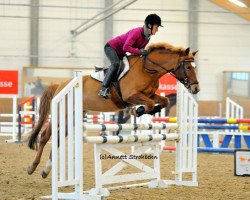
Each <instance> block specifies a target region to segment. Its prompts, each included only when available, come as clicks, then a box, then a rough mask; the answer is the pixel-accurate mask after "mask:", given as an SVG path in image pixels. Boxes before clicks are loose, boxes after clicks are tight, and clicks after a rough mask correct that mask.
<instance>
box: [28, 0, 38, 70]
mask: <svg viewBox="0 0 250 200" xmlns="http://www.w3.org/2000/svg"><path fill="white" fill-rule="evenodd" d="M30 4H31V5H33V6H31V7H30V17H31V18H30V55H32V56H34V57H30V66H38V63H39V62H38V61H39V60H38V53H39V52H38V51H39V0H30Z"/></svg>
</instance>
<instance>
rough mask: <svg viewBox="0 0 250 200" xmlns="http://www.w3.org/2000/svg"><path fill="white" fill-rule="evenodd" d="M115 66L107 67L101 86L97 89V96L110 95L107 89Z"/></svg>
mask: <svg viewBox="0 0 250 200" xmlns="http://www.w3.org/2000/svg"><path fill="white" fill-rule="evenodd" d="M117 70H118V69H116V67H114V66H113V65H111V66H110V68H109V69H108V72H107V74H106V75H105V78H104V80H103V82H102V87H101V89H100V90H99V93H98V96H101V97H103V98H105V99H108V98H110V97H111V94H110V91H109V87H110V85H111V83H112V79H113V77H114V76H115V74H116V73H117Z"/></svg>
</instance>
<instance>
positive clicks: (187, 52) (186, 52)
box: [185, 47, 190, 56]
mask: <svg viewBox="0 0 250 200" xmlns="http://www.w3.org/2000/svg"><path fill="white" fill-rule="evenodd" d="M189 52H190V48H189V47H188V48H187V49H186V51H185V56H187V55H188V54H189Z"/></svg>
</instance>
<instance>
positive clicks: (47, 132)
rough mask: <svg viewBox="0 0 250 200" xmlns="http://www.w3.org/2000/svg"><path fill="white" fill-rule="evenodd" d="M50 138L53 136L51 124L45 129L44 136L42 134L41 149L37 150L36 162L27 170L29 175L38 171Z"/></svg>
mask: <svg viewBox="0 0 250 200" xmlns="http://www.w3.org/2000/svg"><path fill="white" fill-rule="evenodd" d="M50 136H51V125H50V124H49V125H48V127H47V128H46V129H44V130H43V132H42V134H41V138H40V141H39V147H38V150H37V154H36V157H35V160H34V161H33V163H32V165H31V166H29V167H28V169H27V172H28V174H30V175H31V174H33V172H34V171H35V170H36V168H37V166H38V165H39V163H40V160H41V157H42V153H43V149H44V147H45V145H46V144H47V142H48V141H49V139H50Z"/></svg>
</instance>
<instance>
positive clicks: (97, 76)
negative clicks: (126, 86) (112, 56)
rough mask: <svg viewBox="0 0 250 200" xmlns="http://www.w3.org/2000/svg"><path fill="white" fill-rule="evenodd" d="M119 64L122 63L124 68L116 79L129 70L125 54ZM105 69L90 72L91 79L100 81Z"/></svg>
mask: <svg viewBox="0 0 250 200" xmlns="http://www.w3.org/2000/svg"><path fill="white" fill-rule="evenodd" d="M121 65H124V68H123V71H122V72H121V73H120V75H119V77H118V81H119V80H120V79H121V78H122V77H123V76H124V75H125V74H126V73H127V72H128V71H129V63H128V58H127V57H126V56H124V57H123V59H122V64H121ZM98 68H100V67H98ZM105 69H106V68H103V70H101V71H97V72H93V73H91V74H90V76H91V77H92V78H93V79H95V80H97V81H100V82H102V81H103V79H104V77H105V74H104V70H105Z"/></svg>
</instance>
